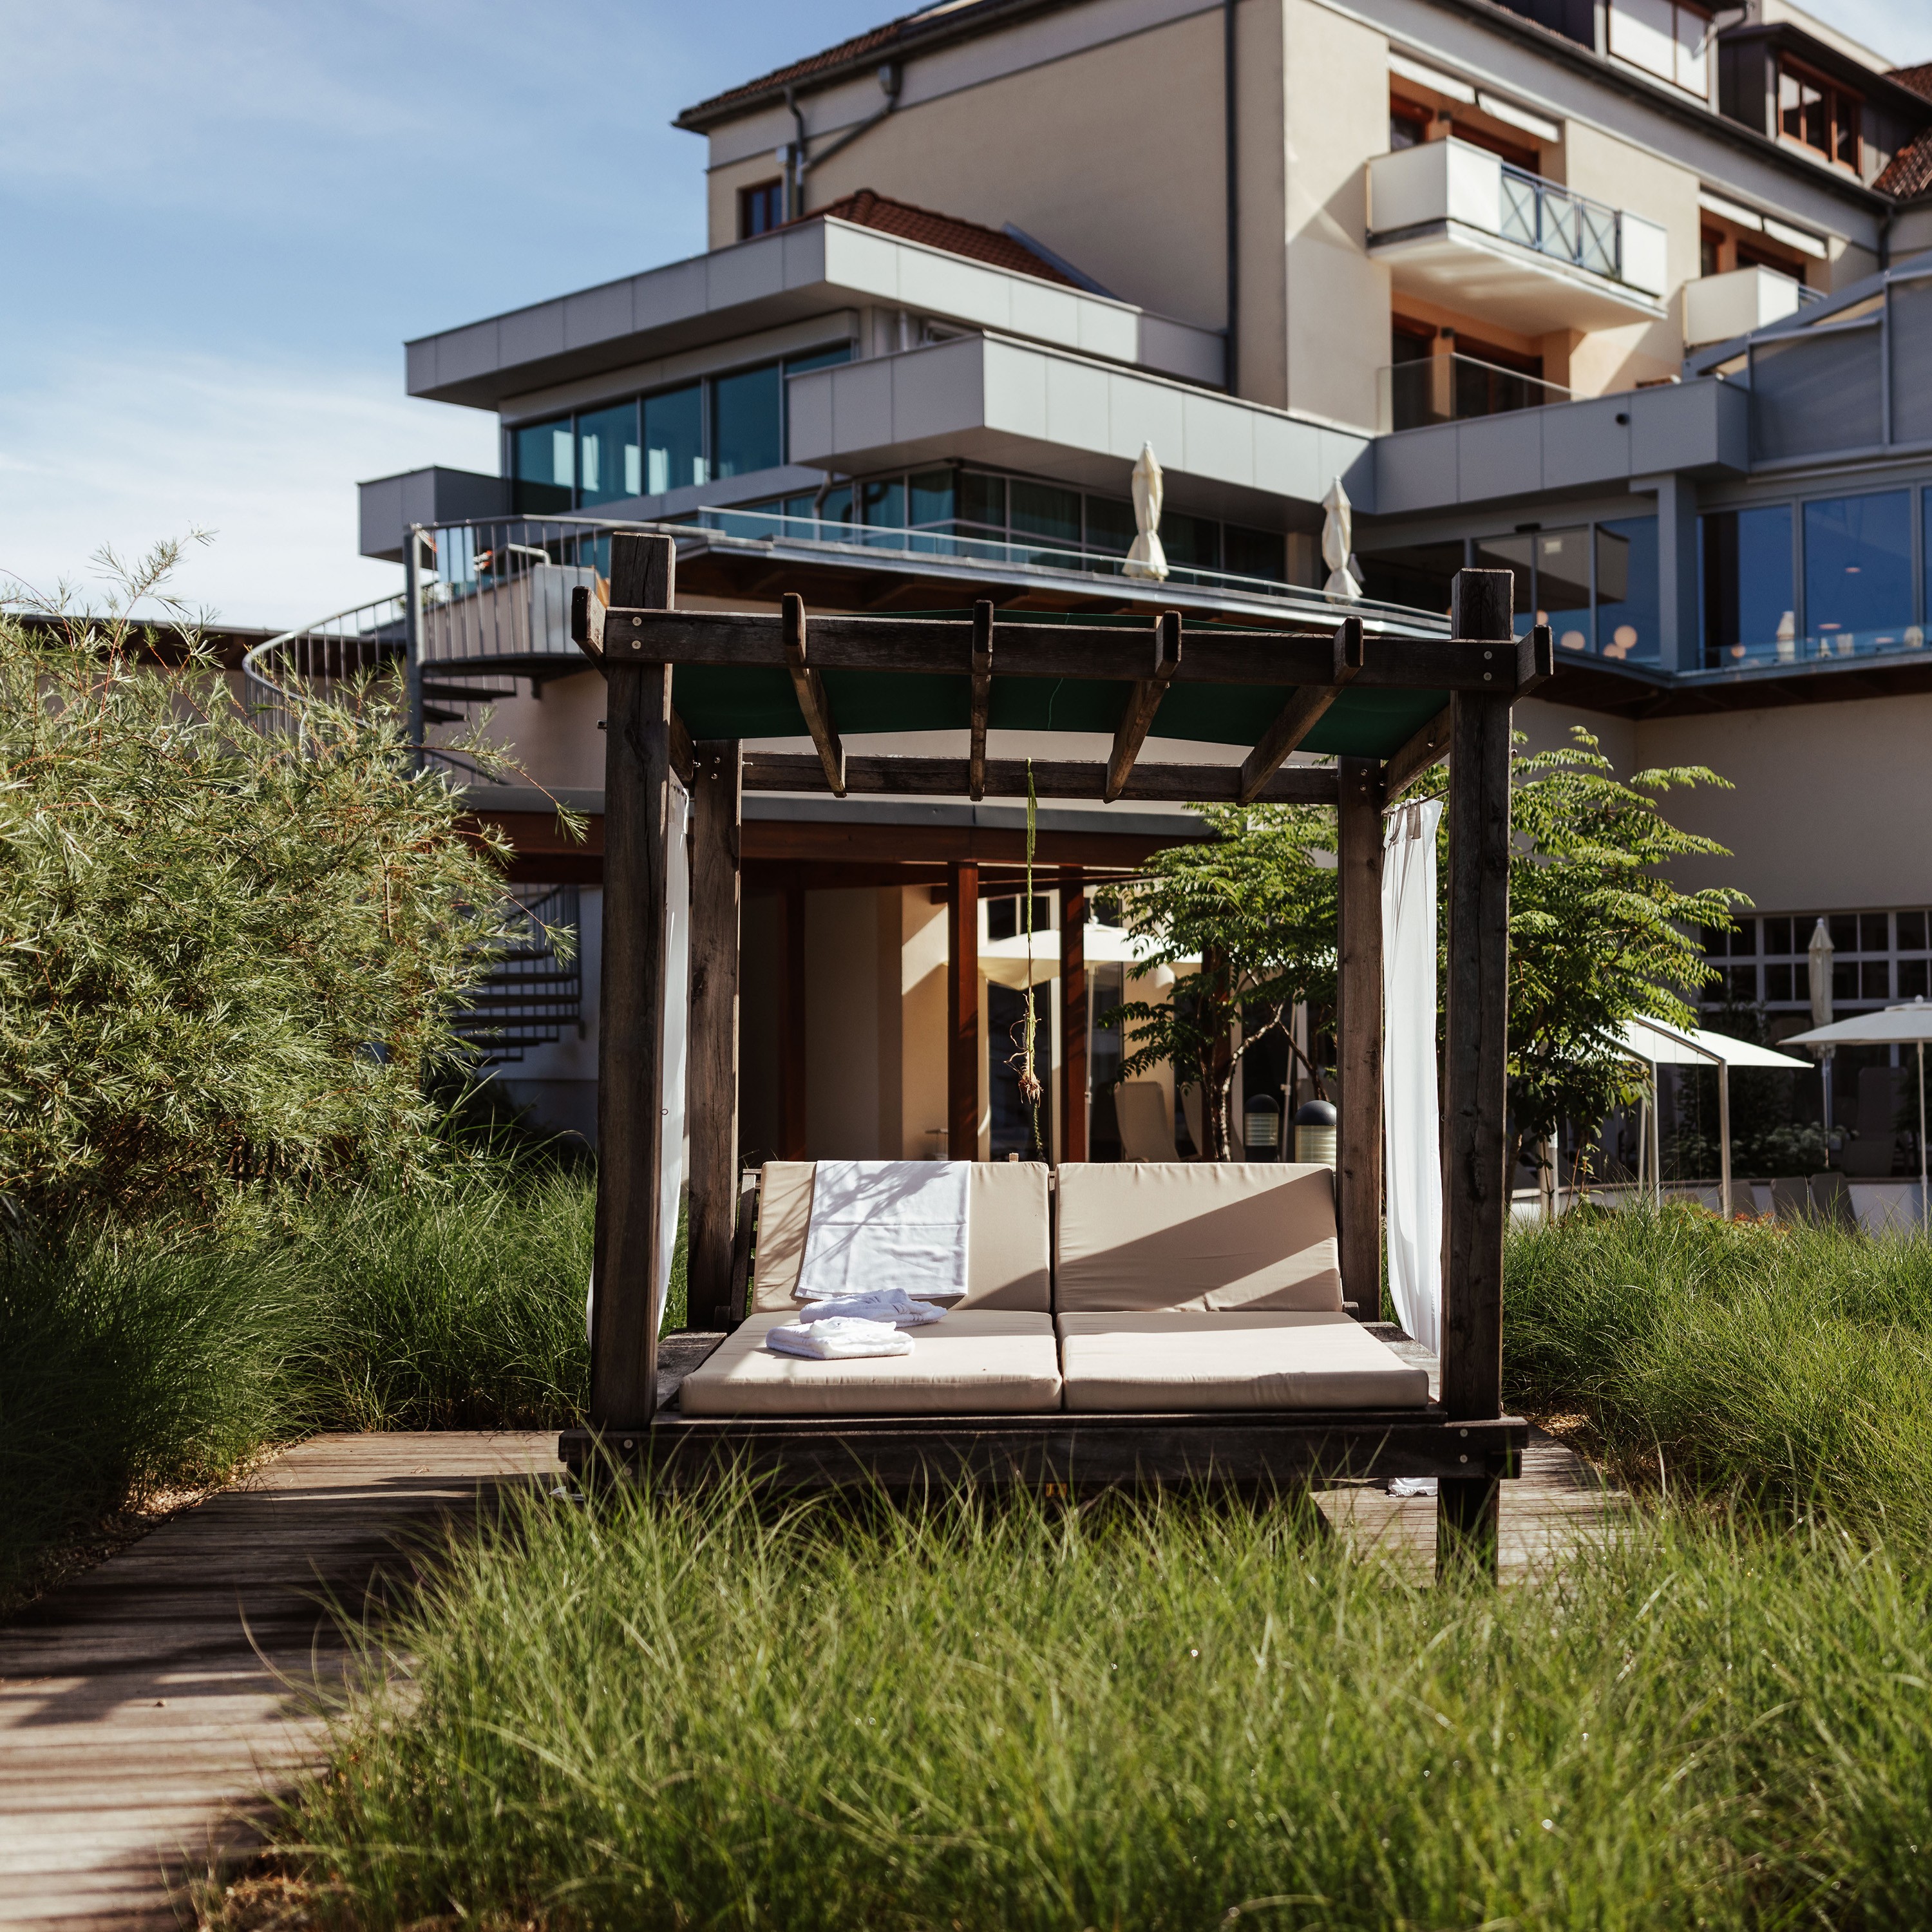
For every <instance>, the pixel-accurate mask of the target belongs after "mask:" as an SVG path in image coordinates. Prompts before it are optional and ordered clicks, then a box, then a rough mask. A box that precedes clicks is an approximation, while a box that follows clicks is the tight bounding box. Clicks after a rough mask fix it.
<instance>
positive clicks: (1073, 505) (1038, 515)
mask: <svg viewBox="0 0 1932 1932" xmlns="http://www.w3.org/2000/svg"><path fill="white" fill-rule="evenodd" d="M1009 502H1010V514H1011V516H1012V519H1013V535H1015V537H1016V538H1021V537H1036V538H1039V539H1040V541H1041V542H1042V544H1043V545H1045V546H1046V547H1050V548H1052V549H1054V550H1078V549H1079V547H1080V493H1079V491H1078V490H1058V489H1055V487H1054V486H1053V485H1052V484H1050V483H1023V482H1022V481H1020V480H1019V478H1018V477H1015V478H1013V481H1012V483H1011V484H1010V486H1009Z"/></svg>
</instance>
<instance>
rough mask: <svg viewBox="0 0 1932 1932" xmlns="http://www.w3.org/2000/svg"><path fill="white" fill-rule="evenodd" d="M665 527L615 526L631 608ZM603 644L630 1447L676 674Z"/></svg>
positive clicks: (641, 1359)
mask: <svg viewBox="0 0 1932 1932" xmlns="http://www.w3.org/2000/svg"><path fill="white" fill-rule="evenodd" d="M675 570H676V550H675V548H674V547H673V544H672V541H671V539H670V538H669V537H657V536H635V535H630V534H628V533H619V534H617V535H613V537H612V538H611V540H610V598H611V601H612V603H613V604H614V605H616V606H617V607H620V608H622V609H626V610H669V609H670V608H671V607H672V595H673V583H674V572H675ZM605 664H606V672H607V721H606V728H605V730H604V957H603V988H602V995H601V1004H600V1006H599V1007H598V1056H597V1059H598V1065H597V1142H598V1187H597V1232H596V1250H595V1252H596V1262H595V1268H596V1274H595V1282H596V1291H595V1295H594V1297H593V1298H592V1311H591V1334H590V1423H591V1426H592V1428H594V1429H596V1430H600V1431H601V1432H602V1433H604V1435H606V1436H615V1437H618V1438H619V1439H618V1440H617V1441H616V1442H613V1445H612V1446H613V1448H616V1450H618V1451H620V1452H621V1451H622V1450H623V1449H624V1448H625V1447H626V1446H627V1445H626V1444H625V1442H624V1441H623V1440H622V1432H624V1431H625V1430H643V1429H644V1428H646V1427H648V1426H649V1422H650V1419H651V1416H652V1412H654V1411H655V1408H656V1406H657V1340H658V1338H657V1325H656V1322H655V1320H654V1319H652V1318H653V1313H654V1311H653V1308H652V1299H653V1298H652V1284H651V1277H652V1274H653V1272H654V1271H655V1268H656V1265H657V1256H658V1238H659V1229H658V1217H659V1207H658V1178H659V1175H660V1172H661V1166H662V1162H663V1158H664V1102H663V1088H664V1078H663V1074H664V926H665V913H666V901H667V880H668V877H669V874H670V822H671V745H670V720H671V673H670V667H669V666H668V665H667V664H637V665H634V666H633V665H630V664H626V663H625V643H624V640H623V639H622V637H617V636H613V637H611V638H610V640H608V644H607V649H606V652H605Z"/></svg>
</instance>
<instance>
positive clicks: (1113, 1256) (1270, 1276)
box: [1053, 1161, 1342, 1310]
mask: <svg viewBox="0 0 1932 1932" xmlns="http://www.w3.org/2000/svg"><path fill="white" fill-rule="evenodd" d="M1053 1305H1054V1307H1055V1308H1056V1309H1060V1310H1086V1309H1093V1310H1126V1309H1157V1308H1312V1309H1324V1308H1325V1309H1339V1308H1340V1307H1341V1305H1342V1277H1341V1275H1340V1272H1339V1271H1338V1269H1337V1265H1336V1254H1335V1177H1334V1173H1333V1172H1332V1171H1331V1169H1328V1168H1327V1167H1325V1166H1298V1165H1295V1164H1292V1163H1290V1164H1286V1165H1283V1164H1280V1163H1273V1162H1268V1163H1262V1162H1234V1161H1230V1162H1225V1163H1205V1162H1183V1161H1177V1162H1172V1163H1170V1162H1165V1161H1163V1162H1146V1163H1142V1164H1140V1165H1139V1166H1101V1165H1088V1164H1086V1163H1078V1164H1070V1165H1069V1166H1064V1167H1062V1168H1061V1170H1060V1232H1059V1251H1058V1259H1057V1262H1056V1265H1055V1270H1054V1287H1053Z"/></svg>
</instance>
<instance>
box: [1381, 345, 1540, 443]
mask: <svg viewBox="0 0 1932 1932" xmlns="http://www.w3.org/2000/svg"><path fill="white" fill-rule="evenodd" d="M1379 387H1380V391H1381V397H1380V401H1381V410H1382V430H1383V431H1384V432H1385V433H1386V432H1388V431H1391V430H1398V429H1423V428H1427V426H1428V425H1430V424H1432V423H1445V422H1463V421H1464V420H1466V419H1468V418H1469V417H1471V416H1506V415H1508V413H1510V412H1511V411H1512V410H1534V409H1540V408H1541V407H1542V406H1543V405H1544V404H1545V403H1567V402H1568V401H1569V400H1570V392H1569V391H1568V389H1565V388H1564V387H1563V386H1562V384H1561V383H1546V382H1544V381H1543V380H1541V378H1540V377H1535V376H1526V375H1524V374H1523V373H1522V372H1521V371H1518V370H1515V369H1505V368H1499V366H1498V365H1496V364H1495V363H1493V362H1481V361H1480V360H1478V358H1476V357H1475V356H1423V357H1420V358H1418V359H1417V360H1415V362H1394V363H1391V364H1390V365H1388V366H1387V367H1386V368H1384V369H1382V371H1380V372H1379Z"/></svg>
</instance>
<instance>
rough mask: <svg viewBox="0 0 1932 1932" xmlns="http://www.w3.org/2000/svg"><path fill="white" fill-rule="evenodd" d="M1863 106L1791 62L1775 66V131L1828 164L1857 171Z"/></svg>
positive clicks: (1807, 69) (1837, 88)
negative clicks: (1776, 124) (1834, 163)
mask: <svg viewBox="0 0 1932 1932" xmlns="http://www.w3.org/2000/svg"><path fill="white" fill-rule="evenodd" d="M1863 121H1864V102H1863V101H1861V100H1860V99H1859V98H1858V96H1857V95H1855V94H1853V93H1851V92H1849V91H1848V90H1847V89H1844V88H1843V87H1841V86H1839V85H1838V83H1837V82H1835V81H1832V80H1826V78H1825V77H1824V76H1823V74H1814V73H1813V72H1812V71H1811V70H1810V69H1809V68H1802V67H1800V66H1799V65H1797V64H1796V62H1793V61H1780V62H1778V132H1779V133H1781V134H1782V135H1783V136H1784V138H1785V139H1787V140H1788V141H1796V142H1797V143H1798V145H1799V146H1800V147H1801V148H1810V149H1811V151H1813V152H1814V154H1823V156H1824V157H1825V158H1826V160H1828V161H1836V162H1837V163H1838V164H1839V165H1840V166H1841V167H1847V168H1849V169H1851V170H1852V172H1853V173H1854V174H1855V173H1857V172H1858V130H1859V128H1860V127H1861V124H1862V123H1863Z"/></svg>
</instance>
